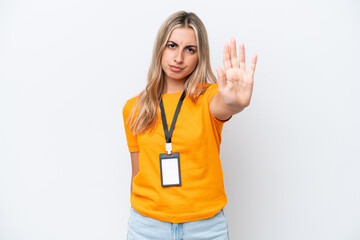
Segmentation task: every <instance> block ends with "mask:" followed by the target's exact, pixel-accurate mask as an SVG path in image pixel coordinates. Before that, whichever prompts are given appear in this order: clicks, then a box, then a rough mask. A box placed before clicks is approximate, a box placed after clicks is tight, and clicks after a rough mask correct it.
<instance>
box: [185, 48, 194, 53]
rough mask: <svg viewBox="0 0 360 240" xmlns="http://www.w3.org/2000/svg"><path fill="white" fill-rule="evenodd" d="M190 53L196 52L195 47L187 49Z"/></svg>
mask: <svg viewBox="0 0 360 240" xmlns="http://www.w3.org/2000/svg"><path fill="white" fill-rule="evenodd" d="M187 50H188V51H189V52H190V53H194V52H195V49H193V48H188V49H187Z"/></svg>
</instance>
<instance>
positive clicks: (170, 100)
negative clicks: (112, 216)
mask: <svg viewBox="0 0 360 240" xmlns="http://www.w3.org/2000/svg"><path fill="white" fill-rule="evenodd" d="M208 86H209V87H208V88H207V89H206V91H205V92H204V93H203V94H201V95H200V97H199V98H198V100H197V101H196V102H195V103H194V102H192V101H191V99H189V98H188V97H185V99H184V102H183V104H182V106H181V109H180V112H179V116H178V119H177V121H176V125H175V128H174V132H173V135H172V138H171V142H172V148H173V152H178V153H179V154H180V173H181V184H182V185H181V186H176V187H162V186H161V176H160V159H159V154H160V153H165V152H166V148H165V143H166V140H165V134H164V128H163V125H162V121H161V114H160V111H159V114H158V121H157V124H156V127H155V130H154V131H147V132H145V133H141V134H137V135H133V134H132V132H130V130H129V125H128V124H126V120H127V118H128V116H129V114H130V112H131V110H132V108H133V106H134V104H135V102H136V100H137V97H134V98H132V99H130V100H128V101H127V102H126V104H125V106H124V109H123V117H124V123H125V132H126V138H127V144H128V147H129V151H130V152H139V169H140V170H139V172H138V174H137V175H136V176H135V177H134V179H133V183H132V186H133V189H132V192H131V197H130V198H131V205H132V207H133V208H134V209H135V210H137V211H138V212H139V213H140V214H142V215H144V216H147V217H150V218H153V219H157V220H160V221H166V222H171V223H181V222H189V221H197V220H202V219H206V218H211V217H213V216H214V215H215V214H216V213H217V212H218V211H220V210H221V209H222V208H223V207H224V206H225V205H226V203H227V198H226V194H225V189H224V182H223V172H222V167H221V161H220V156H219V155H220V142H221V130H222V127H223V124H224V122H225V121H220V120H218V119H216V118H215V117H214V116H213V115H212V114H211V113H210V109H209V103H210V100H211V98H212V97H213V96H214V95H215V94H216V93H218V85H217V84H208ZM181 94H182V92H178V93H170V94H163V95H162V99H163V103H164V109H165V114H166V120H167V123H168V126H169V127H170V126H171V122H172V119H173V116H174V113H175V109H176V106H177V104H178V101H179V99H180V96H181Z"/></svg>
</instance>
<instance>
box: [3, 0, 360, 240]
mask: <svg viewBox="0 0 360 240" xmlns="http://www.w3.org/2000/svg"><path fill="white" fill-rule="evenodd" d="M178 10H187V11H193V12H195V13H197V15H198V16H199V17H200V18H201V19H202V20H203V22H204V24H205V25H206V27H207V30H208V33H209V40H210V46H211V59H212V67H213V69H215V66H217V65H221V66H222V48H223V44H224V43H225V42H226V41H229V40H230V38H231V37H232V36H233V37H235V38H236V39H237V41H238V43H240V42H244V43H245V48H246V54H247V56H246V58H247V60H248V64H249V62H250V59H251V57H252V55H253V54H254V53H257V54H258V65H257V69H256V72H255V86H254V94H253V98H252V102H251V104H250V106H249V108H248V109H246V110H245V111H243V112H242V113H240V114H238V115H236V116H234V117H233V119H232V120H231V121H230V122H228V123H226V124H225V126H224V130H223V142H222V148H221V157H222V164H223V171H224V180H225V187H226V192H227V196H228V204H227V206H226V207H225V214H226V216H227V219H228V223H229V230H230V237H231V239H235V240H236V239H242V240H243V239H244V240H295V239H296V240H304V239H306V240H359V239H360V153H359V143H360V141H359V137H360V127H359V122H360V115H359V114H360V112H359V103H360V95H359V92H360V84H359V73H358V69H359V64H360V62H359V59H360V47H359V45H360V27H359V25H360V24H359V22H360V3H359V1H357V0H338V1H333V0H319V1H313V0H303V1H288V0H272V1H265V0H253V1H229V0H222V1H217V2H210V1H205V0H202V1H187V0H186V1H185V0H183V1H142V2H139V1H133V2H128V1H127V2H122V1H115V0H102V1H100V0H98V1H85V0H62V1H46V0H32V1H25V0H24V1H20V0H0V239H1V240H30V239H31V240H33V239H34V240H49V239H64V240H73V239H74V240H79V239H81V240H82V239H84V240H88V239H99V240H103V239H106V240H110V239H114V240H115V239H125V238H126V228H127V221H128V216H129V208H130V178H131V163H130V158H129V153H128V149H127V146H126V140H125V134H124V129H123V119H122V107H123V105H124V104H125V101H126V100H127V99H129V98H130V97H133V96H135V95H136V94H137V93H138V92H139V91H140V90H141V89H142V88H143V87H144V86H145V83H146V75H147V70H148V67H149V64H150V59H151V54H152V47H153V43H154V39H155V35H156V32H157V30H158V28H159V26H160V25H161V23H162V22H163V20H165V18H166V17H167V16H169V15H170V14H172V13H173V12H175V11H178Z"/></svg>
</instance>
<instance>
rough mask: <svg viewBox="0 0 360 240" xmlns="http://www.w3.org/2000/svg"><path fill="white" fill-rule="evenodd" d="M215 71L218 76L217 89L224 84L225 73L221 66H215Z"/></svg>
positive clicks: (221, 87)
mask: <svg viewBox="0 0 360 240" xmlns="http://www.w3.org/2000/svg"><path fill="white" fill-rule="evenodd" d="M216 73H217V76H218V83H219V89H223V88H224V87H225V86H226V75H225V73H224V71H223V70H222V68H221V67H216Z"/></svg>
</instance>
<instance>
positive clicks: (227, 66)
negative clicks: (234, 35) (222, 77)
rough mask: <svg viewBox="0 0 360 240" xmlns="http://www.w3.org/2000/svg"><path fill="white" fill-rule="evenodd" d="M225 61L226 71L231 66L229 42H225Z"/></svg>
mask: <svg viewBox="0 0 360 240" xmlns="http://www.w3.org/2000/svg"><path fill="white" fill-rule="evenodd" d="M223 62H224V69H225V72H226V71H227V70H228V69H230V68H231V62H230V52H229V44H227V43H225V45H224V52H223Z"/></svg>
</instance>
